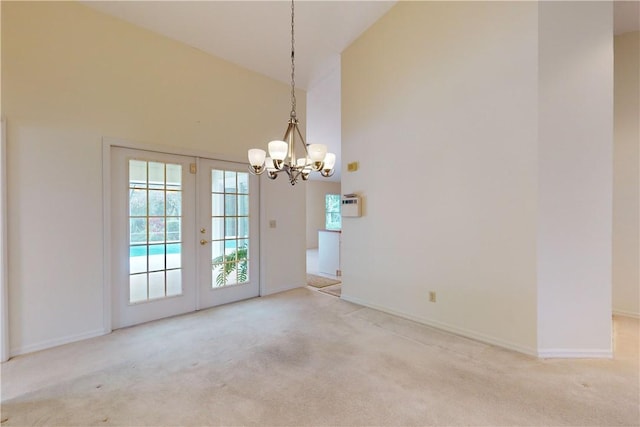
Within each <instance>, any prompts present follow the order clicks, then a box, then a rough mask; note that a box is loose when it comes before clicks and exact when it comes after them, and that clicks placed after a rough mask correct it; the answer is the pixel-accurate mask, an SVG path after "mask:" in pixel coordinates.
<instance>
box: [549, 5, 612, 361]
mask: <svg viewBox="0 0 640 427" xmlns="http://www.w3.org/2000/svg"><path fill="white" fill-rule="evenodd" d="M538 4H539V19H538V22H539V35H538V52H539V59H538V70H539V71H538V75H539V90H538V94H539V101H538V120H539V125H538V212H537V214H538V224H537V229H538V230H537V233H538V242H537V258H538V301H537V305H538V353H539V354H540V355H541V356H543V357H551V356H561V357H564V356H567V357H571V356H576V357H608V356H610V355H611V329H612V325H611V239H612V236H611V229H612V217H611V215H612V213H611V211H612V209H611V206H612V187H613V156H612V155H613V37H612V34H613V20H612V18H611V17H612V16H613V10H612V4H611V3H610V2H539V3H538Z"/></svg>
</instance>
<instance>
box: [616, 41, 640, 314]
mask: <svg viewBox="0 0 640 427" xmlns="http://www.w3.org/2000/svg"><path fill="white" fill-rule="evenodd" d="M614 49H615V53H614V60H615V65H614V70H615V79H614V123H615V127H614V152H613V153H614V158H613V161H614V174H613V177H614V181H613V310H614V312H615V313H618V314H624V315H629V316H634V317H640V260H639V258H640V240H639V233H640V214H639V211H640V208H639V205H640V203H639V200H638V199H639V197H640V147H639V146H640V32H638V31H636V32H633V33H627V34H623V35H620V36H617V37H615V39H614Z"/></svg>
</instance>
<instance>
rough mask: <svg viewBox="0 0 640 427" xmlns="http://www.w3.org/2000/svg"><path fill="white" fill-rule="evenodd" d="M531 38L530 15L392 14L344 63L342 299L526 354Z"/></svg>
mask: <svg viewBox="0 0 640 427" xmlns="http://www.w3.org/2000/svg"><path fill="white" fill-rule="evenodd" d="M537 35H538V33H537V6H536V4H535V3H530V2H486V3H485V2H400V3H398V4H397V5H396V6H394V7H393V8H392V9H391V10H390V11H389V12H388V13H387V14H386V15H385V16H384V17H383V18H382V19H381V20H380V21H378V22H377V23H376V24H374V25H373V26H372V27H371V28H370V29H369V30H368V31H367V32H366V33H365V34H364V35H363V36H362V37H360V38H359V39H358V40H357V41H356V42H355V43H353V44H352V45H351V46H350V47H349V48H348V49H347V50H346V51H345V52H344V53H343V57H342V65H343V67H342V100H343V103H342V112H343V114H342V124H343V131H342V144H343V149H342V154H343V162H344V163H345V164H346V163H348V162H352V161H358V162H359V166H360V169H359V171H358V172H355V173H349V174H345V175H344V176H343V177H342V192H343V193H360V194H361V195H362V196H363V199H364V203H365V205H366V212H365V214H364V216H362V217H361V218H354V219H353V220H350V221H344V223H343V233H342V271H343V288H342V289H343V290H342V295H343V298H346V299H349V300H351V301H355V302H360V303H362V304H365V305H368V306H372V307H378V308H382V309H384V310H387V311H390V312H394V313H399V314H401V315H403V316H407V317H410V318H413V319H416V320H419V321H422V322H425V323H428V324H432V325H435V326H438V327H441V328H445V329H449V330H452V331H455V332H457V333H461V334H465V335H468V336H473V337H476V338H479V339H483V340H485V341H489V342H493V343H496V344H500V345H503V346H506V347H510V348H514V349H517V350H520V351H523V352H527V353H535V351H536V259H535V250H536V235H535V231H536V230H535V222H536V217H535V206H536V202H535V201H536V195H537V183H536V176H537V164H536V160H537V157H536V151H537V147H536V143H537V139H536V135H537V103H536V102H537V96H538V95H537V63H536V59H537ZM429 291H435V292H436V293H437V302H436V303H435V304H434V303H431V302H429Z"/></svg>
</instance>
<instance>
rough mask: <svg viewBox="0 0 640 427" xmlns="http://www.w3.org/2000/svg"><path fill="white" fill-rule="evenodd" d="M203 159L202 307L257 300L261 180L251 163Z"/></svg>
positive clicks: (200, 220) (200, 202) (200, 184)
mask: <svg viewBox="0 0 640 427" xmlns="http://www.w3.org/2000/svg"><path fill="white" fill-rule="evenodd" d="M199 160H200V161H199V164H198V228H199V229H198V233H199V239H198V246H199V249H198V283H199V285H200V289H199V293H198V295H199V298H198V306H199V308H205V307H212V306H214V305H219V304H226V303H229V302H233V301H238V300H242V299H247V298H251V297H255V296H258V294H259V292H260V288H259V280H258V277H259V268H258V266H259V264H258V249H259V248H258V231H259V230H258V224H259V216H258V209H259V207H258V177H257V176H254V175H251V174H250V173H249V172H248V171H247V167H246V165H242V164H237V163H229V162H221V161H215V160H208V159H199Z"/></svg>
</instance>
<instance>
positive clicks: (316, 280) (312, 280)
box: [307, 273, 340, 288]
mask: <svg viewBox="0 0 640 427" xmlns="http://www.w3.org/2000/svg"><path fill="white" fill-rule="evenodd" d="M337 283H340V280H335V279H330V278H328V277H322V276H318V275H315V274H310V273H307V285H309V286H313V287H314V288H324V287H325V286H331V285H335V284H337Z"/></svg>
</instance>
